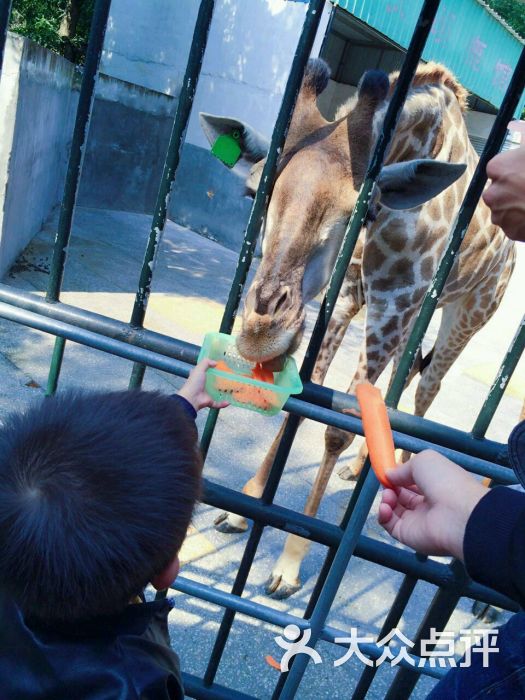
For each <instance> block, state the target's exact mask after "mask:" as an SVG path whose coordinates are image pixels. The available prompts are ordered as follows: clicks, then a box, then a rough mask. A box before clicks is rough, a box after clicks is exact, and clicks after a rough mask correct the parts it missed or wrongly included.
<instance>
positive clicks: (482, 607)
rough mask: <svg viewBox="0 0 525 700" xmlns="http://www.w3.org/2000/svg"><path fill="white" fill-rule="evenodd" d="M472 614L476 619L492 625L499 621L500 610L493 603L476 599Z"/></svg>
mask: <svg viewBox="0 0 525 700" xmlns="http://www.w3.org/2000/svg"><path fill="white" fill-rule="evenodd" d="M472 614H473V615H474V617H475V618H476V619H478V620H480V621H481V622H486V623H488V624H489V625H490V624H494V623H495V622H497V621H498V619H499V616H500V611H499V610H498V608H495V607H493V606H492V605H487V603H482V602H480V601H479V600H476V601H474V603H473V605H472Z"/></svg>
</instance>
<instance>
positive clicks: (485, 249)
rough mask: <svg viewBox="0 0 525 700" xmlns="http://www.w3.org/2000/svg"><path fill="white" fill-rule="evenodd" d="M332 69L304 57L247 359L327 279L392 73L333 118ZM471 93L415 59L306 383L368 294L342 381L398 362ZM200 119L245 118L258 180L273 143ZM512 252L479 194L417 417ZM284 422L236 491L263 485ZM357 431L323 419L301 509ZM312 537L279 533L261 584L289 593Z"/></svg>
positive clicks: (276, 355)
mask: <svg viewBox="0 0 525 700" xmlns="http://www.w3.org/2000/svg"><path fill="white" fill-rule="evenodd" d="M328 77H329V72H328V68H327V66H326V64H325V63H324V62H323V61H321V60H320V59H315V60H311V61H310V63H309V65H308V67H307V70H306V73H305V77H304V80H303V84H302V87H301V90H300V93H299V96H298V100H297V103H296V107H295V110H294V114H293V116H292V121H291V124H290V129H289V132H288V136H287V139H286V142H285V146H284V149H283V152H282V154H281V156H280V159H279V163H278V169H277V174H276V179H275V182H274V186H273V191H272V194H271V197H270V201H269V205H268V210H267V215H266V219H265V222H264V229H263V233H264V238H263V244H262V259H261V263H260V265H259V268H258V270H257V273H256V275H255V277H254V280H253V282H252V284H251V286H250V289H249V291H248V293H247V296H246V300H245V303H244V309H243V316H242V329H241V332H240V335H239V336H238V339H237V345H238V348H239V351H240V352H241V354H243V355H244V356H245V357H246V358H247V359H249V360H253V361H257V362H264V363H267V364H268V365H269V366H272V367H273V368H278V367H279V365H280V363H281V362H282V358H283V357H284V355H286V354H289V353H292V352H294V351H295V350H296V349H297V347H298V345H299V342H300V340H301V337H302V334H303V331H304V321H305V304H306V302H307V301H309V300H310V299H312V298H314V297H315V296H316V295H317V294H318V293H319V292H320V291H321V290H322V289H323V288H324V287H325V286H326V284H327V283H328V280H329V275H330V271H331V269H332V267H333V264H334V262H335V258H336V256H337V252H338V250H339V246H340V243H341V240H342V236H343V232H344V228H345V222H346V220H347V218H348V216H349V215H350V213H351V210H352V208H353V206H354V204H355V201H356V198H357V194H358V191H359V188H360V186H361V184H362V181H363V178H364V174H365V171H366V167H367V164H368V161H369V158H370V155H371V152H372V149H373V146H374V143H375V142H376V139H377V137H378V133H379V129H380V128H381V124H382V120H383V118H384V115H385V111H386V109H387V106H388V102H389V99H390V97H391V95H392V91H393V89H394V87H395V85H396V81H397V79H398V73H393V74H391V75H390V76H387V75H386V74H384V73H382V72H381V71H368V72H367V73H365V74H364V76H363V77H362V79H361V81H360V83H359V86H358V91H357V94H356V96H355V97H354V98H352V99H351V100H350V102H349V103H347V104H345V105H343V106H342V107H341V108H340V109H339V111H338V113H337V114H336V118H335V121H333V122H328V121H326V120H325V119H324V118H323V117H322V115H321V113H320V111H319V109H318V108H317V104H316V98H317V97H318V95H319V94H320V93H321V92H322V90H323V89H324V88H325V87H326V84H327V82H328ZM466 105H467V92H466V90H465V89H464V88H463V87H462V86H461V85H460V84H459V82H458V81H457V79H456V78H455V77H454V75H453V74H452V73H451V72H450V71H449V70H448V69H447V68H446V67H445V66H443V65H441V64H437V63H434V62H431V63H427V64H424V65H420V66H419V67H418V69H417V71H416V74H415V77H414V80H413V82H412V86H411V89H410V92H409V94H408V97H407V100H406V102H405V106H404V108H403V110H402V113H401V116H400V119H399V122H398V126H397V128H396V132H395V134H394V137H393V141H392V144H391V147H390V151H389V154H388V157H387V159H386V164H385V167H384V168H383V170H382V172H381V175H380V177H379V180H378V186H377V188H376V192H375V194H374V200H373V206H372V208H371V212H372V215H371V216H369V219H368V220H367V221H366V222H364V225H363V228H362V231H361V233H360V236H359V240H358V242H357V245H356V248H355V251H354V253H353V257H352V259H351V261H350V264H349V266H348V270H347V273H346V277H345V281H344V284H343V287H342V290H341V294H340V297H339V300H338V303H337V305H336V308H335V309H334V314H333V316H332V319H331V321H330V324H329V327H328V331H327V333H326V336H325V339H324V342H323V344H322V347H321V350H320V352H319V355H318V358H317V363H316V366H315V370H314V373H313V377H312V380H313V381H314V382H317V383H322V382H323V380H324V378H325V376H326V372H327V370H328V368H329V366H330V363H331V361H332V359H333V357H334V355H335V353H336V351H337V349H338V347H339V345H340V344H341V342H342V340H343V338H344V335H345V332H346V329H347V327H348V324H349V323H350V321H351V319H352V318H353V317H354V316H355V315H356V313H357V312H358V311H359V310H360V309H361V308H362V307H363V306H365V307H366V320H365V330H364V338H363V344H362V348H361V351H360V356H359V360H358V365H357V368H356V371H355V373H354V376H353V378H352V380H351V382H350V385H349V387H348V392H349V393H354V390H355V386H356V385H357V383H359V382H361V381H364V380H368V381H370V382H372V383H374V382H375V381H376V380H377V379H378V377H379V376H380V374H381V373H382V372H383V370H384V369H385V368H386V366H387V364H388V363H389V361H390V360H393V372H395V369H396V367H397V364H398V362H399V359H400V356H401V352H402V350H403V347H404V344H405V342H406V339H407V337H408V334H409V332H410V330H411V327H412V324H413V322H414V320H415V318H416V315H417V312H418V309H419V306H420V303H421V301H422V299H423V297H424V294H425V292H426V290H427V288H428V285H429V283H430V281H431V279H432V277H433V275H434V273H435V270H436V268H437V265H438V263H439V260H440V257H441V255H442V253H443V251H444V248H445V244H446V241H447V238H448V235H449V231H450V228H451V224H452V223H453V221H454V218H455V216H456V214H457V212H458V210H459V206H460V203H461V201H462V198H463V196H464V193H465V191H466V187H467V185H468V182H469V180H470V178H471V176H472V174H473V171H474V169H475V167H476V164H477V161H478V157H477V155H476V153H475V151H474V149H473V147H472V146H471V144H470V141H469V138H468V134H467V129H466V124H465V120H464V112H465V110H466ZM201 125H202V127H203V130H204V131H205V133H206V135H207V136H208V138H209V140H210V141H212V140H213V139H214V138H216V136H217V135H218V134H219V133H227V132H229V131H230V130H231V129H232V128H233V127H235V128H237V129H239V131H240V133H241V146H242V158H241V161H240V163H239V171H240V172H241V173H243V175H244V176H245V177H246V185H247V188H248V189H249V190H251V191H254V190H255V189H256V186H257V184H258V181H259V179H260V174H261V171H262V165H263V162H264V156H265V153H266V148H267V143H266V142H265V140H264V138H263V137H262V136H261V135H260V134H258V133H257V132H256V131H255V130H253V129H252V128H251V127H249V126H248V125H246V124H243V123H242V122H239V121H238V120H233V119H230V118H226V117H214V116H212V115H206V114H201ZM454 164H455V165H454ZM458 164H463V165H462V166H460V165H458ZM445 166H448V167H449V168H452V169H453V170H454V172H453V173H452V172H449V171H447V169H446V167H445ZM514 262H515V248H514V244H513V243H512V241H509V240H508V239H507V238H506V237H505V236H504V234H503V232H502V231H501V229H499V228H498V227H496V226H494V225H492V224H491V221H490V212H489V210H488V207H487V206H486V205H485V204H484V202H483V201H480V203H479V205H478V207H477V209H476V212H475V215H474V217H473V219H472V222H471V224H470V226H469V228H468V230H467V232H466V235H465V238H464V240H463V242H462V245H461V248H460V252H459V255H458V257H457V259H456V261H455V263H454V266H453V268H452V271H451V274H450V276H449V278H448V280H447V283H446V286H445V288H444V290H443V293H442V295H441V298H440V300H439V307H441V308H442V309H443V313H442V320H441V324H440V330H439V334H438V337H437V340H436V343H435V346H434V348H433V351H432V353H431V355H430V356H428V357H427V358H425V360H424V361H423V358H422V357H421V355H419V357H418V358H417V359H416V362H415V364H414V369H413V370H412V374H411V377H410V378H409V381H410V380H411V379H412V378H413V377H414V376H415V374H417V372H418V370H419V371H420V374H421V376H420V380H419V383H418V386H417V390H416V397H415V414H416V415H417V416H424V415H425V413H426V411H427V410H428V408H429V406H430V405H431V403H432V401H433V399H434V397H435V396H436V394H437V392H438V391H439V388H440V384H441V380H442V378H443V377H444V375H445V374H446V372H447V371H448V369H449V368H450V367H451V365H452V364H453V363H454V361H455V360H456V358H457V357H458V355H459V354H460V352H461V351H462V349H463V348H464V347H465V345H466V343H467V342H468V341H469V340H470V338H471V337H472V336H473V335H474V334H475V333H476V332H477V331H478V330H479V329H480V328H481V327H482V326H483V325H484V324H485V323H486V322H487V321H488V320H489V319H490V317H491V316H492V315H493V313H494V312H495V310H496V309H497V307H498V305H499V303H500V301H501V298H502V296H503V293H504V291H505V289H506V286H507V284H508V281H509V279H510V276H511V274H512V270H513V267H514ZM286 421H287V418H286V419H285V421H284V423H283V425H282V426H281V429H280V431H279V433H278V435H277V437H276V438H275V440H274V442H273V444H272V446H271V447H270V449H269V451H268V453H267V455H266V457H265V459H264V460H263V462H262V464H261V465H260V467H259V469H258V470H257V473H256V474H255V475H254V476H253V477H252V478H251V479H250V480H249V481H248V482H247V483H246V484H245V486H244V488H243V492H244V493H247V494H248V495H251V496H254V497H260V496H261V493H262V490H263V488H264V485H265V482H266V479H267V476H268V472H269V470H270V467H271V465H272V462H273V459H274V457H275V453H276V450H277V446H278V444H279V441H280V438H281V436H282V434H283V431H284V427H285V425H286ZM354 437H355V436H354V435H353V434H350V433H347V432H345V431H343V430H340V429H338V428H334V427H331V426H328V427H327V429H326V432H325V451H324V456H323V459H322V461H321V465H320V468H319V471H318V473H317V476H316V478H315V481H314V484H313V487H312V489H311V492H310V494H309V496H308V500H307V502H306V506H305V513H306V514H308V515H310V516H315V515H316V513H317V510H318V507H319V504H320V501H321V498H322V496H323V494H324V491H325V489H326V486H327V483H328V480H329V478H330V476H331V473H332V471H333V468H334V466H335V464H336V462H337V460H338V458H339V456H340V455H341V453H342V452H343V451H344V450H345V449H346V448H347V447H348V446H349V445H350V444H351V442H352V441H353V439H354ZM365 456H366V452H364V451H363V450H362V451H361V453H360V455H359V456H358V459H357V463H356V464H355V465H354V466H353V467H351V468H345V469H343V470H342V471H341V472H340V476H342V478H346V479H348V478H352V477H353V476H355V475H357V474H358V473H359V471H360V469H361V467H362V463H363V461H364V457H365ZM216 527H217V529H219V530H221V531H223V532H240V531H244V530H246V529H247V527H248V525H247V522H246V520H245V519H244V518H242V517H240V516H238V515H235V514H231V513H223V514H222V515H221V516H219V518H218V519H217V521H216ZM308 549H309V542H308V540H305V539H303V538H301V537H299V536H298V535H289V536H288V537H287V539H286V543H285V547H284V550H283V552H282V553H281V555H280V556H279V558H278V560H277V562H276V564H275V565H274V567H273V569H272V572H271V574H270V577H269V579H268V582H267V584H266V592H267V593H268V594H269V595H272V596H273V597H275V598H286V597H288V596H289V595H291V594H292V593H294V592H295V591H297V590H298V589H299V588H300V587H301V583H300V577H299V572H300V566H301V563H302V561H303V559H304V557H305V556H306V554H307V552H308Z"/></svg>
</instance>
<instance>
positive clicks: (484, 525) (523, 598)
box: [463, 486, 525, 607]
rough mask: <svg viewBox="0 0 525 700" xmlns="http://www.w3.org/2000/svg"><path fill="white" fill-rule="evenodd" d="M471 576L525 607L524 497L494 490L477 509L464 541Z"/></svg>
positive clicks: (523, 495) (502, 488) (510, 490)
mask: <svg viewBox="0 0 525 700" xmlns="http://www.w3.org/2000/svg"><path fill="white" fill-rule="evenodd" d="M463 553H464V558H465V566H466V568H467V572H468V574H469V576H470V577H471V578H472V579H474V580H475V581H478V582H479V583H482V584H484V585H486V586H489V587H490V588H494V589H495V590H497V591H499V592H500V593H504V594H505V595H507V596H509V598H512V599H513V600H515V601H517V602H518V603H519V604H520V605H521V606H522V607H525V494H524V493H521V492H520V491H515V490H514V489H510V488H507V487H505V486H496V487H495V488H493V489H491V490H490V491H489V492H488V493H487V494H486V495H485V496H483V498H482V499H481V500H480V501H479V503H478V504H477V505H476V507H475V508H474V510H473V511H472V514H471V516H470V518H469V520H468V522H467V527H466V528H465V537H464V540H463Z"/></svg>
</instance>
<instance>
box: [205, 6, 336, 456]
mask: <svg viewBox="0 0 525 700" xmlns="http://www.w3.org/2000/svg"><path fill="white" fill-rule="evenodd" d="M323 7H324V0H310V2H309V5H308V9H307V12H306V17H305V19H304V23H303V28H302V31H301V36H300V37H299V41H298V42H297V48H296V50H295V54H294V57H293V61H292V66H291V68H290V74H289V76H288V80H287V82H286V88H285V90H284V95H283V99H282V102H281V106H280V108H279V113H278V115H277V119H276V122H275V126H274V129H273V133H272V139H271V141H270V147H269V149H268V154H267V156H266V163H265V165H264V168H263V171H262V175H261V181H260V184H259V187H258V189H257V192H256V194H255V199H254V202H253V206H252V209H251V212H250V216H249V219H248V224H247V226H246V232H245V234H244V240H243V243H242V246H241V252H240V253H239V261H238V263H237V269H236V270H235V276H234V278H233V282H232V285H231V287H230V293H229V296H228V301H227V302H226V307H225V309H224V314H223V317H222V321H221V325H220V329H219V330H220V332H221V333H231V331H232V328H233V324H234V322H235V316H236V314H237V310H238V308H239V304H240V301H241V297H242V292H243V289H244V285H245V283H246V277H247V276H248V271H249V269H250V266H251V264H252V259H253V255H254V253H255V246H256V245H257V239H258V238H259V234H260V231H261V224H262V220H263V216H264V213H265V211H266V207H267V206H268V201H269V199H270V193H271V190H272V187H273V181H274V177H275V171H276V168H277V160H278V158H279V154H280V153H281V151H282V148H283V146H284V142H285V140H286V135H287V133H288V127H289V126H290V121H291V118H292V113H293V110H294V107H295V102H296V100H297V95H298V94H299V89H300V87H301V81H302V79H303V74H304V69H305V66H306V63H307V61H308V58H309V56H310V52H311V50H312V46H313V43H314V40H315V35H316V32H317V28H318V27H319V22H320V21H321V16H322V13H323ZM217 417H218V411H216V410H211V411H210V414H209V416H208V420H207V421H206V425H205V427H204V431H203V434H202V438H201V450H202V453H203V455H204V458H206V455H207V453H208V449H209V447H210V442H211V439H212V436H213V431H214V429H215V424H216V423H217Z"/></svg>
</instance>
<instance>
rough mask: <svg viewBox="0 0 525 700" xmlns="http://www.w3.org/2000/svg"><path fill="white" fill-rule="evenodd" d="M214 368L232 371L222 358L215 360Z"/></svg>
mask: <svg viewBox="0 0 525 700" xmlns="http://www.w3.org/2000/svg"><path fill="white" fill-rule="evenodd" d="M214 369H218V370H219V371H220V372H232V373H233V370H232V369H230V368H229V367H228V365H227V364H226V362H225V361H224V360H217V362H216V363H215V367H214Z"/></svg>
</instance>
